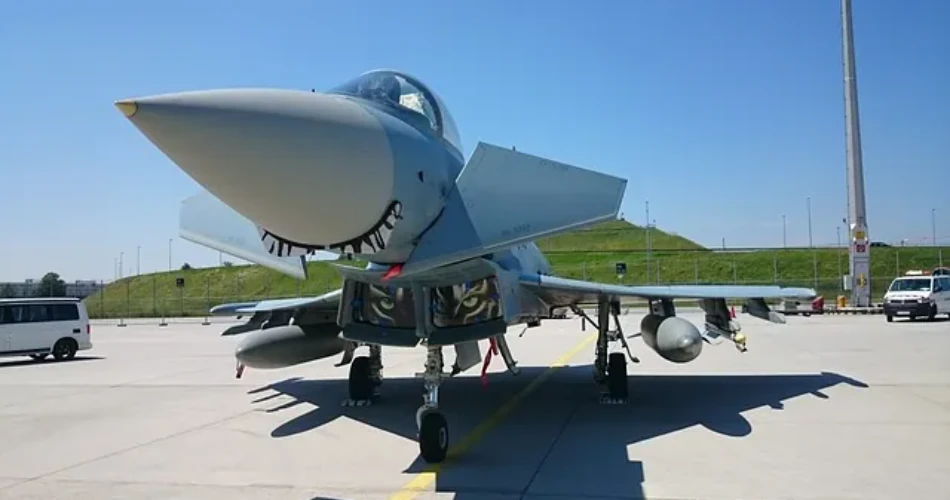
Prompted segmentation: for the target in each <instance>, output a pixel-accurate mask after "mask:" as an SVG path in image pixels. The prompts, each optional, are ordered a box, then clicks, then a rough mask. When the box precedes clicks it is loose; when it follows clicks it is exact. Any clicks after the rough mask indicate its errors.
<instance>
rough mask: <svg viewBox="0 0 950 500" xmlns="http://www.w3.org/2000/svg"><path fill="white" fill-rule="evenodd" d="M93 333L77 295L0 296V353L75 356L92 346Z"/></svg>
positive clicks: (41, 357)
mask: <svg viewBox="0 0 950 500" xmlns="http://www.w3.org/2000/svg"><path fill="white" fill-rule="evenodd" d="M91 334H92V331H91V328H90V326H89V315H88V314H87V312H86V306H85V305H84V304H83V303H82V301H80V300H79V299H77V298H56V297H50V298H37V299H0V357H9V356H30V357H32V358H33V359H35V360H37V361H39V360H41V359H45V358H46V356H49V355H50V354H52V355H53V357H54V358H55V359H57V360H63V359H72V358H73V357H75V356H76V352H77V351H84V350H86V349H92V340H91Z"/></svg>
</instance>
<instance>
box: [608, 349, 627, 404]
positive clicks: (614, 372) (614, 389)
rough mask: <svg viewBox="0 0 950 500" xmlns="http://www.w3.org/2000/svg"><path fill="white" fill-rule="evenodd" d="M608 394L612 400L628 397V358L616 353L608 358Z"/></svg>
mask: <svg viewBox="0 0 950 500" xmlns="http://www.w3.org/2000/svg"><path fill="white" fill-rule="evenodd" d="M607 392H608V393H609V394H610V397H611V398H612V399H626V397H627V358H626V357H624V355H623V353H622V352H614V353H611V354H610V357H609V358H607Z"/></svg>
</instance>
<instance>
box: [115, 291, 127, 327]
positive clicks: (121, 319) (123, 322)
mask: <svg viewBox="0 0 950 500" xmlns="http://www.w3.org/2000/svg"><path fill="white" fill-rule="evenodd" d="M128 315H129V282H128V281H126V282H125V316H128ZM122 316H123V315H122V314H120V315H119V324H118V325H117V326H125V318H123V317H122Z"/></svg>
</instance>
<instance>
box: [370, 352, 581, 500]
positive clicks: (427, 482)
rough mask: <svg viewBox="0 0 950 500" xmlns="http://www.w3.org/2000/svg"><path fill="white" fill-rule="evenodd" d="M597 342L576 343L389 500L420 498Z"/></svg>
mask: <svg viewBox="0 0 950 500" xmlns="http://www.w3.org/2000/svg"><path fill="white" fill-rule="evenodd" d="M595 339H597V334H596V333H595V334H592V335H590V336H589V337H587V338H586V339H584V340H583V341H581V342H580V343H579V344H577V345H575V346H574V347H572V348H571V350H569V351H567V352H566V353H565V354H563V355H562V356H561V357H559V358H557V360H555V361H554V363H552V364H551V365H549V366H548V368H547V370H545V371H544V372H542V373H541V374H540V375H538V376H537V377H536V378H535V379H534V380H532V381H531V383H530V384H528V386H527V387H525V388H524V389H522V390H521V392H519V393H518V394H515V395H514V397H512V398H511V399H509V400H508V402H507V403H505V404H504V405H502V406H501V407H500V408H498V409H497V410H495V413H492V414H491V415H490V416H489V417H488V418H486V419H485V420H482V421H481V423H479V424H478V425H477V426H475V428H474V429H472V432H470V433H468V435H466V436H465V437H464V438H462V440H461V441H460V442H459V443H458V444H457V445H450V447H449V452H448V454H447V455H446V457H445V461H443V462H442V463H440V464H432V465H430V466H428V467H426V470H424V471H423V472H420V473H418V474H416V476H415V477H414V478H413V479H412V480H411V481H409V482H408V483H406V485H405V486H403V487H402V489H400V490H399V491H398V492H396V493H394V494H393V495H392V496H391V497H389V499H390V500H412V499H414V498H416V497H417V496H419V495H420V494H422V493H426V492H427V489H428V488H429V486H431V485H432V483H434V482H435V479H436V477H437V476H438V474H439V472H441V471H442V469H444V468H446V467H448V466H449V465H451V464H452V462H453V461H454V460H455V459H457V458H458V457H460V456H462V455H464V454H465V453H466V452H467V451H468V450H470V449H471V448H472V447H473V446H475V445H476V444H477V443H478V442H479V441H481V439H482V438H483V437H485V435H486V434H488V432H489V431H490V430H492V429H494V428H495V427H496V426H498V424H500V423H501V421H502V420H504V418H505V417H506V416H507V415H508V414H509V413H511V411H512V410H514V409H515V408H516V407H517V406H518V404H519V403H521V401H522V400H523V399H524V398H525V397H527V396H528V395H529V394H531V393H532V392H534V391H535V390H537V388H538V387H540V386H541V384H543V383H544V381H545V380H547V379H548V378H550V377H551V375H553V374H554V372H556V371H557V370H558V369H560V368H563V367H564V366H565V365H567V362H568V361H570V360H571V358H573V357H574V356H576V355H577V354H578V353H579V352H581V351H582V350H583V349H584V348H585V347H587V345H588V344H590V343H591V342H593V341H594V340H595Z"/></svg>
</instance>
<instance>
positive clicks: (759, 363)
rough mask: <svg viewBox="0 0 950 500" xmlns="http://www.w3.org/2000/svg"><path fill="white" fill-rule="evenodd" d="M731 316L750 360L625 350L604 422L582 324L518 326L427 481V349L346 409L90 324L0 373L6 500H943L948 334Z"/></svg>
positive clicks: (937, 326)
mask: <svg viewBox="0 0 950 500" xmlns="http://www.w3.org/2000/svg"><path fill="white" fill-rule="evenodd" d="M683 316H684V317H686V318H687V319H689V320H691V321H695V322H697V323H699V322H700V321H701V316H700V315H699V314H697V313H695V312H688V313H685V314H683ZM622 318H623V326H624V329H625V330H626V331H627V333H633V332H635V331H637V330H638V325H639V320H640V313H639V312H637V311H636V310H635V309H632V310H631V311H630V314H629V315H627V316H623V317H622ZM740 320H741V321H742V325H743V327H744V328H743V333H745V334H746V335H747V337H748V339H749V351H748V352H747V353H744V354H743V353H739V352H738V351H736V349H735V348H734V347H733V346H732V345H731V344H729V343H723V344H722V345H719V346H710V345H706V346H705V348H704V351H703V353H702V355H701V356H700V357H699V358H698V359H697V360H695V361H694V362H692V363H689V364H685V365H676V364H672V363H669V362H666V361H664V360H662V359H661V358H659V356H657V355H656V354H655V353H653V352H652V351H650V350H649V349H648V348H647V347H646V346H645V345H644V344H643V342H642V340H640V339H637V338H634V339H630V340H629V342H630V345H631V348H632V349H633V351H634V353H635V354H636V355H638V356H639V357H640V359H641V363H639V364H629V365H628V371H629V373H630V379H629V382H630V394H631V400H630V402H629V403H628V404H626V405H616V406H612V405H601V404H599V398H598V393H597V391H596V387H595V385H594V383H593V379H592V376H591V375H592V372H591V366H590V363H591V361H592V359H593V342H592V341H593V333H594V332H593V331H592V330H591V329H590V328H587V330H586V331H580V322H579V320H578V319H577V318H571V319H566V320H551V321H547V322H545V323H544V324H543V325H542V326H541V327H539V328H534V329H530V330H528V331H527V333H526V334H525V335H524V337H522V338H519V337H518V336H517V334H518V333H520V331H521V329H520V328H518V329H513V332H514V335H511V336H510V337H511V339H510V344H511V347H512V349H513V352H514V355H515V357H516V358H517V359H518V360H519V365H520V366H521V367H522V369H523V373H522V374H521V375H520V376H517V377H512V376H510V375H508V374H507V373H505V371H504V363H503V362H502V361H501V360H500V359H499V358H495V359H493V360H492V365H491V368H490V373H491V375H490V377H489V383H488V385H487V387H483V386H482V384H481V382H480V380H479V378H478V370H477V369H473V370H472V372H474V373H470V374H466V376H460V377H458V378H455V379H452V380H449V381H448V382H446V383H445V384H444V385H443V390H442V393H441V401H442V407H443V411H444V412H445V413H446V415H447V418H448V419H449V424H450V433H451V440H452V443H453V446H455V447H456V451H454V452H453V455H452V458H451V460H450V461H449V462H447V463H446V464H443V466H442V467H440V468H438V469H437V470H436V471H431V470H428V471H427V468H426V467H425V465H424V464H423V463H421V461H420V460H419V459H418V446H417V444H416V442H415V432H416V429H415V423H414V414H415V410H416V408H417V407H418V406H419V404H420V403H421V382H420V381H419V380H417V379H414V378H413V374H414V373H415V372H419V371H421V370H422V360H423V352H422V350H421V349H414V350H405V349H388V350H387V349H384V352H383V363H384V365H385V370H384V374H385V377H386V381H385V382H384V384H383V386H382V393H383V396H382V400H381V401H380V402H379V403H377V404H375V405H373V406H369V407H358V408H351V407H342V406H341V405H340V401H341V400H342V399H343V398H345V397H346V391H347V389H346V375H347V371H346V368H335V367H334V366H333V364H334V363H335V362H337V358H333V359H327V360H322V361H318V362H313V363H308V364H305V365H301V366H297V367H293V368H288V369H282V370H275V371H257V370H252V369H248V370H246V371H245V372H244V376H243V378H241V379H236V378H235V371H234V368H235V363H234V358H233V356H232V353H233V347H234V345H235V343H236V342H237V341H239V338H236V337H220V336H219V333H220V332H221V330H222V329H223V327H224V325H223V324H222V323H221V322H220V321H215V323H214V324H212V325H210V326H202V325H201V324H200V321H201V320H200V319H198V320H178V321H170V324H169V326H166V327H158V326H157V323H158V322H157V321H151V320H146V321H134V322H131V323H130V324H129V325H128V326H126V327H117V326H115V325H114V324H112V323H94V326H93V343H94V348H93V349H92V350H91V351H84V352H81V353H80V354H79V356H77V359H75V360H73V361H69V362H51V361H49V362H44V363H35V362H32V361H31V360H29V359H28V358H25V359H24V360H21V359H20V358H6V359H0V443H2V444H0V498H3V499H6V498H17V499H21V498H22V499H44V500H54V499H70V500H72V499H77V498H90V499H93V498H94V499H96V500H107V499H117V500H119V499H121V500H130V499H162V500H171V499H185V498H187V499H202V500H211V499H216V498H227V499H244V498H247V499H282V500H283V499H300V500H309V499H334V500H343V499H346V500H351V499H352V500H356V499H392V498H398V499H402V500H408V499H410V498H418V499H432V498H439V499H442V498H455V499H459V500H472V499H498V500H500V499H516V498H526V499H552V500H553V499H565V500H566V499H587V498H592V499H593V498H596V499H605V498H651V499H664V500H679V499H723V500H725V499H728V500H734V499H739V498H756V499H761V500H767V499H783V500H784V499H815V500H818V499H822V500H824V499H832V498H834V499H862V500H871V499H887V500H893V499H895V498H908V499H910V498H912V499H915V500H927V499H946V498H947V492H948V491H950V321H937V322H933V323H926V322H913V323H911V322H908V321H896V322H894V323H891V324H888V323H886V322H885V321H884V317H883V316H876V315H875V316H828V317H818V316H812V317H810V318H804V317H789V318H788V324H786V325H773V324H769V323H766V322H764V321H761V320H757V319H755V318H751V317H749V316H747V315H740ZM453 359H454V353H452V352H451V350H449V351H447V356H446V361H447V363H451V362H452V360H453ZM552 365H561V366H559V367H555V368H550V367H551V366H552Z"/></svg>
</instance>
